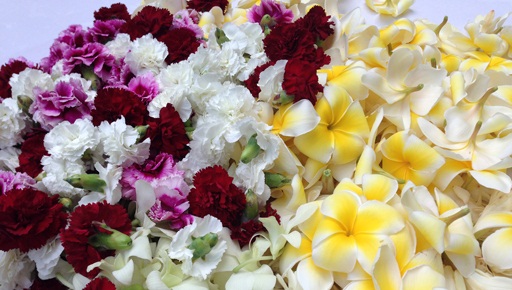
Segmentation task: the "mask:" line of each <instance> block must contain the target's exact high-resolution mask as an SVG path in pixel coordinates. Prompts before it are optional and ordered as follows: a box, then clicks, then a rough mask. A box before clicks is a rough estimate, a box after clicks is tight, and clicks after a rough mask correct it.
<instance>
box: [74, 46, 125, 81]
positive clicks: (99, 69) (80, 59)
mask: <svg viewBox="0 0 512 290" xmlns="http://www.w3.org/2000/svg"><path fill="white" fill-rule="evenodd" d="M114 63H115V58H114V56H113V55H111V54H109V51H108V49H107V48H106V47H105V46H104V45H102V44H100V43H96V42H93V43H87V44H86V45H84V46H83V47H78V48H72V49H69V50H67V51H66V52H65V53H64V73H70V72H82V70H83V69H91V70H92V72H93V73H94V74H95V75H96V76H98V77H99V78H101V79H102V80H104V81H106V80H108V78H109V76H110V70H111V69H112V66H113V65H114Z"/></svg>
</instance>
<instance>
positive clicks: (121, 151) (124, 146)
mask: <svg viewBox="0 0 512 290" xmlns="http://www.w3.org/2000/svg"><path fill="white" fill-rule="evenodd" d="M98 131H99V135H100V138H101V144H102V146H103V150H104V153H105V154H106V155H108V158H107V162H109V163H111V164H114V165H121V166H130V165H132V164H133V163H137V164H140V163H142V162H144V160H146V159H147V158H148V156H149V146H150V144H149V139H146V140H144V141H143V142H140V143H138V140H139V138H140V133H139V131H137V130H136V129H135V128H133V127H132V126H130V125H127V124H126V123H125V120H124V117H121V118H120V119H118V120H117V121H115V122H112V123H108V122H102V123H101V124H100V126H99V127H98Z"/></svg>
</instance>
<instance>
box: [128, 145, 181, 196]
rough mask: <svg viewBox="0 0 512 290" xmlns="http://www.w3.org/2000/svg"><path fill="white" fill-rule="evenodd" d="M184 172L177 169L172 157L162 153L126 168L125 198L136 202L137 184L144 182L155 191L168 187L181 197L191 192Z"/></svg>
mask: <svg viewBox="0 0 512 290" xmlns="http://www.w3.org/2000/svg"><path fill="white" fill-rule="evenodd" d="M183 174H184V173H183V171H181V170H179V169H178V167H176V163H175V162H174V159H173V157H172V155H170V154H168V153H160V154H158V155H157V156H156V157H155V159H154V160H153V159H148V160H146V161H145V162H144V163H143V164H140V165H139V164H133V165H131V166H129V167H126V168H125V169H124V171H123V175H122V178H121V185H122V192H123V196H124V197H125V198H128V199H132V200H135V197H136V192H135V182H136V181H137V180H144V181H146V182H148V183H149V184H150V185H151V187H153V188H154V189H156V188H158V187H166V188H169V189H171V190H173V191H176V192H177V193H178V194H179V195H181V196H185V197H186V196H187V195H188V193H189V192H190V187H189V185H188V184H187V183H186V182H185V181H184V180H183Z"/></svg>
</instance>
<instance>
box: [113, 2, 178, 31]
mask: <svg viewBox="0 0 512 290" xmlns="http://www.w3.org/2000/svg"><path fill="white" fill-rule="evenodd" d="M172 19H173V16H172V14H171V13H170V12H169V10H167V9H164V8H158V7H154V6H150V5H148V6H145V7H144V8H142V10H140V11H139V13H137V15H135V16H134V17H133V18H132V19H130V20H127V21H126V23H125V25H124V26H123V27H122V28H121V32H122V33H127V34H129V35H130V38H131V40H135V39H137V38H139V37H142V36H144V35H147V34H148V33H149V34H151V35H153V37H154V38H159V37H160V36H161V35H163V34H165V33H167V32H168V31H169V29H170V28H171V25H172Z"/></svg>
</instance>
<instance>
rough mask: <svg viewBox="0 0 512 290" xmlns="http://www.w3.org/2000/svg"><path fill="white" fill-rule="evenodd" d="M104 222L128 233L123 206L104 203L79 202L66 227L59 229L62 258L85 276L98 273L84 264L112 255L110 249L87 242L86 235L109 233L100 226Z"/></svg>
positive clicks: (87, 264) (127, 222)
mask: <svg viewBox="0 0 512 290" xmlns="http://www.w3.org/2000/svg"><path fill="white" fill-rule="evenodd" d="M101 224H105V225H106V226H108V227H110V228H111V229H114V230H117V231H120V232H122V233H123V234H126V235H129V234H130V231H131V229H132V226H131V221H130V219H129V218H128V214H127V212H126V210H125V209H124V207H122V206H121V205H119V204H115V205H111V204H108V203H107V202H102V203H89V204H86V205H81V206H79V207H77V208H75V210H74V211H73V213H72V214H71V217H70V221H69V226H68V227H67V228H66V229H64V230H62V232H61V234H60V238H61V240H62V245H63V246H64V252H65V253H66V260H67V261H68V262H69V263H70V264H71V266H73V268H74V269H75V272H77V273H79V274H82V275H84V276H86V277H88V278H91V279H92V278H94V277H96V275H97V274H98V273H99V272H100V270H99V269H98V268H96V269H94V270H92V271H90V272H87V266H89V265H90V264H92V263H95V262H98V261H100V260H101V259H104V258H106V257H108V256H113V255H114V254H115V251H114V250H106V249H99V248H95V247H93V246H92V245H90V244H89V238H90V237H92V236H93V235H95V234H97V233H99V232H102V233H109V232H108V230H106V229H104V228H102V227H101Z"/></svg>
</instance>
